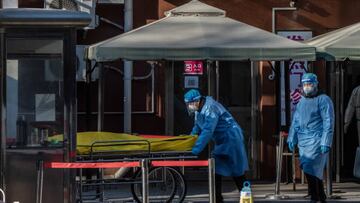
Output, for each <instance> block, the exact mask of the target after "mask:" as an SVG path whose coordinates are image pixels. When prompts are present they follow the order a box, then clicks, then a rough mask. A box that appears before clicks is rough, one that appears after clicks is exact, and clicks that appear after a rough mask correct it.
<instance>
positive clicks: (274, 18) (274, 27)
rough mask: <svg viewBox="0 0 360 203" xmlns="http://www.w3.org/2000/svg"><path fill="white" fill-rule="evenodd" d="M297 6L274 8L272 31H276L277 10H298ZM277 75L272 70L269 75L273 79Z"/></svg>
mask: <svg viewBox="0 0 360 203" xmlns="http://www.w3.org/2000/svg"><path fill="white" fill-rule="evenodd" d="M296 9H297V8H296V7H281V8H276V7H275V8H272V12H271V32H272V33H276V11H296ZM274 77H275V72H274V70H272V73H271V75H270V76H269V79H270V80H273V79H274Z"/></svg>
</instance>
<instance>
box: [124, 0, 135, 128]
mask: <svg viewBox="0 0 360 203" xmlns="http://www.w3.org/2000/svg"><path fill="white" fill-rule="evenodd" d="M124 4H125V11H124V18H125V22H124V31H125V32H128V31H130V30H132V28H133V1H132V0H125V2H124ZM132 77H133V62H132V61H126V60H125V61H124V132H125V133H131V109H132V106H131V100H132V95H131V91H132V84H131V83H132Z"/></svg>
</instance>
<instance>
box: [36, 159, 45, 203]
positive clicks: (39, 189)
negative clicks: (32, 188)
mask: <svg viewBox="0 0 360 203" xmlns="http://www.w3.org/2000/svg"><path fill="white" fill-rule="evenodd" d="M43 185H44V162H43V161H42V160H39V161H37V184H36V203H42V194H43Z"/></svg>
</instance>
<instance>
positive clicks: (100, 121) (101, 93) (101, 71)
mask: <svg viewBox="0 0 360 203" xmlns="http://www.w3.org/2000/svg"><path fill="white" fill-rule="evenodd" d="M98 68H99V80H98V122H97V131H99V132H100V131H103V129H104V87H105V81H104V67H103V64H102V63H99V66H98Z"/></svg>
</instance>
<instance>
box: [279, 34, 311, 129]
mask: <svg viewBox="0 0 360 203" xmlns="http://www.w3.org/2000/svg"><path fill="white" fill-rule="evenodd" d="M277 34H278V35H280V36H283V37H286V38H288V39H291V40H294V41H300V42H301V41H305V40H308V39H311V38H312V31H297V30H295V31H278V32H277ZM281 65H282V67H281V69H282V74H281V75H282V76H284V74H283V73H284V63H281ZM287 68H289V85H290V87H289V91H290V94H289V95H290V121H291V120H292V115H293V113H294V111H295V108H296V104H297V103H298V102H299V101H300V98H301V77H302V75H303V74H304V73H306V72H307V61H290V63H289V66H288V67H287ZM285 112H286V108H285V78H284V77H282V78H281V124H282V125H283V126H285V125H286V116H285V115H286V114H285Z"/></svg>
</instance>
